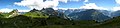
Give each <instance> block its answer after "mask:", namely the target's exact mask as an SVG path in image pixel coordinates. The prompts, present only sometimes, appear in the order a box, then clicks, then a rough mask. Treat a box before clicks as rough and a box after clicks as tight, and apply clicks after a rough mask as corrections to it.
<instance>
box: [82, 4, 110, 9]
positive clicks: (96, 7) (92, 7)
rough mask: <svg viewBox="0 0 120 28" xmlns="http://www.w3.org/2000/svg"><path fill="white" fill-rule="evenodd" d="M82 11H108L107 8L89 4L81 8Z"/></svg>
mask: <svg viewBox="0 0 120 28" xmlns="http://www.w3.org/2000/svg"><path fill="white" fill-rule="evenodd" d="M80 9H100V10H108V9H107V8H103V7H99V6H97V5H96V4H95V3H88V4H85V5H84V6H81V7H80Z"/></svg>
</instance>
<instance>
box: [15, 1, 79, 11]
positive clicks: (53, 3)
mask: <svg viewBox="0 0 120 28" xmlns="http://www.w3.org/2000/svg"><path fill="white" fill-rule="evenodd" d="M68 1H79V0H46V1H45V2H43V0H23V1H21V2H15V3H14V4H15V5H19V6H26V7H29V8H30V9H33V8H36V9H39V10H41V9H42V8H50V7H51V8H52V7H57V6H58V4H59V2H64V3H67V2H68Z"/></svg>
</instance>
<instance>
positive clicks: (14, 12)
mask: <svg viewBox="0 0 120 28" xmlns="http://www.w3.org/2000/svg"><path fill="white" fill-rule="evenodd" d="M9 14H10V15H9V16H8V18H9V17H14V16H17V15H19V12H18V10H17V9H15V10H13V11H11V12H9Z"/></svg>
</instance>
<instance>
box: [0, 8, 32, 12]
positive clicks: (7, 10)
mask: <svg viewBox="0 0 120 28" xmlns="http://www.w3.org/2000/svg"><path fill="white" fill-rule="evenodd" d="M12 10H13V9H9V8H3V9H0V12H11V11H12ZM29 11H30V10H18V12H29Z"/></svg>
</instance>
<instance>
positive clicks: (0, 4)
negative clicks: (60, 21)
mask: <svg viewBox="0 0 120 28" xmlns="http://www.w3.org/2000/svg"><path fill="white" fill-rule="evenodd" d="M21 1H23V0H0V9H4V8H7V9H18V10H30V8H29V6H27V5H26V6H22V5H19V4H18V5H16V4H15V2H21ZM63 1H65V0H63ZM85 1H86V0H76V1H74V0H68V1H67V2H62V1H58V2H59V3H58V5H57V6H55V7H56V8H80V7H82V6H85V5H86V4H89V3H95V5H96V6H97V7H102V8H107V9H108V10H112V8H114V7H119V5H120V4H118V3H116V1H115V0H88V1H87V2H85ZM55 5H56V4H55ZM86 6H87V5H86ZM91 6H92V5H91ZM96 6H95V7H96ZM93 7H94V6H93ZM118 9H119V8H118ZM118 9H117V10H118Z"/></svg>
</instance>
